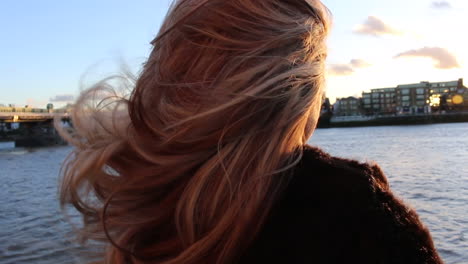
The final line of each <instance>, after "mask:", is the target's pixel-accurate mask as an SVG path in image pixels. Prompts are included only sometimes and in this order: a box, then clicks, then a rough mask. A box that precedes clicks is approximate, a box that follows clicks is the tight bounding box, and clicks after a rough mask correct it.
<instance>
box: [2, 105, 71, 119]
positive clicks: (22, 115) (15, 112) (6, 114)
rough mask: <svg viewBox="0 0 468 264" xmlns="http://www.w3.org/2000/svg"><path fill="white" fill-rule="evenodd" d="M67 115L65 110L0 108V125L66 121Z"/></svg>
mask: <svg viewBox="0 0 468 264" xmlns="http://www.w3.org/2000/svg"><path fill="white" fill-rule="evenodd" d="M68 115H69V114H68V111H67V109H57V110H52V109H41V108H27V107H21V108H17V107H0V122H2V123H23V122H45V121H48V120H53V119H54V118H57V117H58V118H62V119H68V118H69V116H68Z"/></svg>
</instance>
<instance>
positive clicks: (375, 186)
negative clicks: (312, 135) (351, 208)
mask: <svg viewBox="0 0 468 264" xmlns="http://www.w3.org/2000/svg"><path fill="white" fill-rule="evenodd" d="M311 186H320V189H321V190H322V191H323V192H326V193H327V195H330V194H333V193H339V194H340V195H339V196H341V195H344V194H346V195H353V197H350V198H358V197H359V196H362V195H366V194H370V193H375V191H377V190H381V191H389V184H388V181H387V178H386V177H385V175H384V173H383V171H382V169H381V168H380V167H379V165H377V164H376V163H373V162H359V161H357V160H352V159H346V158H340V157H335V156H332V155H330V154H328V153H326V152H325V151H323V150H322V149H320V148H317V147H313V146H310V145H306V146H304V149H303V154H302V158H301V160H300V162H299V164H298V165H297V166H296V167H295V169H294V172H293V177H292V180H291V183H290V186H289V189H291V188H300V189H302V188H303V189H305V190H307V189H309V188H310V187H311ZM309 190H310V189H309ZM294 192H296V191H294ZM296 193H297V192H296ZM307 193H310V194H311V192H310V191H305V193H303V194H304V195H307Z"/></svg>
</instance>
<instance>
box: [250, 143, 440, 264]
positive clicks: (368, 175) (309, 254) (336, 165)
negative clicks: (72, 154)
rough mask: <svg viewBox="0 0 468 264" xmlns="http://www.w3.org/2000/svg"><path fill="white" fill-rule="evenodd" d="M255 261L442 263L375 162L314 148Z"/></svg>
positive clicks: (424, 230)
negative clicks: (338, 155)
mask: <svg viewBox="0 0 468 264" xmlns="http://www.w3.org/2000/svg"><path fill="white" fill-rule="evenodd" d="M272 252H273V253H272ZM274 252H279V254H276V253H274ZM250 256H251V257H253V258H252V259H253V260H259V259H262V260H265V259H271V260H272V261H273V260H275V261H277V260H280V261H283V262H286V263H312V262H314V263H347V262H348V263H349V262H352V263H442V262H441V260H440V258H439V256H438V255H437V252H436V250H435V248H434V245H433V242H432V238H431V236H430V234H429V231H428V230H427V228H425V227H424V226H423V224H422V223H421V221H420V220H419V218H418V216H417V214H416V212H415V211H414V210H412V209H411V208H410V207H408V206H407V205H406V204H405V203H404V202H402V201H401V200H400V199H398V198H397V197H396V196H395V195H394V194H393V193H392V191H391V190H390V187H389V184H388V182H387V179H386V177H385V175H384V173H383V172H382V170H381V169H380V167H379V166H378V165H376V164H372V163H361V162H358V161H355V160H349V159H344V158H338V157H333V156H331V155H329V154H327V153H326V152H324V151H323V150H321V149H319V148H316V147H311V146H305V147H304V150H303V156H302V158H301V160H300V162H299V163H298V164H297V166H296V167H295V168H294V171H293V173H292V175H291V178H290V181H289V184H288V185H287V187H286V188H285V190H284V192H283V195H282V197H281V198H280V199H279V200H278V202H277V203H276V206H275V207H274V208H273V210H272V213H271V216H270V218H269V219H268V221H267V223H266V224H265V228H264V230H263V231H262V232H261V233H260V234H259V237H258V239H257V240H256V242H255V243H254V245H253V246H252V248H251V250H250ZM248 263H250V262H248Z"/></svg>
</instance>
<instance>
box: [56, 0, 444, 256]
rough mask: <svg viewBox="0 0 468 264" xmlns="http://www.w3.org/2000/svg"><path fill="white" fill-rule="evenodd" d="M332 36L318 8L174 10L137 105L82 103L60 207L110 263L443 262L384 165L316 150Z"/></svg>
mask: <svg viewBox="0 0 468 264" xmlns="http://www.w3.org/2000/svg"><path fill="white" fill-rule="evenodd" d="M328 30H329V21H328V15H327V10H326V8H325V7H324V6H323V5H322V4H321V3H320V2H319V1H318V0H308V1H306V0H262V1H260V0H229V1H227V0H203V1H202V0H179V1H176V2H175V4H173V6H172V7H171V9H170V11H169V13H168V15H167V17H166V19H165V22H164V24H163V26H162V28H161V31H160V33H159V34H158V36H157V37H156V39H155V40H154V41H153V42H152V44H153V45H154V49H153V51H152V53H151V55H150V57H149V59H148V61H147V62H146V64H145V65H144V68H143V71H142V72H141V75H140V76H139V77H138V78H137V80H136V82H135V84H134V89H133V90H132V92H131V94H130V96H129V97H118V96H116V95H112V93H113V89H112V88H111V87H112V86H111V84H114V85H115V83H116V82H115V80H114V81H112V80H110V81H109V80H105V81H102V82H100V83H98V84H97V85H96V86H95V87H93V88H91V89H89V90H88V91H87V92H85V93H83V94H82V96H81V97H80V99H79V100H78V102H77V104H76V107H75V111H74V115H73V122H74V128H75V130H74V131H73V132H71V133H63V134H64V136H65V137H66V138H67V139H68V140H69V141H70V142H71V143H72V144H73V145H75V146H76V148H75V150H74V152H73V153H72V155H71V156H70V157H69V159H68V160H67V162H66V163H65V166H64V170H63V180H62V189H61V202H62V205H63V206H65V205H66V204H69V203H71V204H73V205H74V206H75V207H76V208H77V209H78V210H79V211H80V212H81V213H82V215H83V219H84V228H83V232H82V233H81V234H82V236H83V238H84V239H93V240H98V241H102V242H103V243H104V245H105V246H106V247H105V248H104V249H103V254H102V257H103V261H104V262H105V263H167V264H168V263H272V262H273V263H276V262H282V263H346V262H347V263H441V260H440V258H439V257H438V255H437V252H436V250H435V249H434V246H433V243H432V240H431V237H430V235H429V232H428V231H427V229H425V228H424V227H423V226H422V224H421V222H420V221H419V219H418V217H417V215H416V214H415V212H414V211H412V210H410V209H408V208H407V207H406V206H405V205H404V204H403V203H402V202H401V201H399V200H398V199H396V198H395V197H394V196H393V194H392V193H391V192H390V190H389V187H388V184H387V181H386V179H385V177H384V176H383V174H382V172H381V171H380V169H379V168H378V167H377V166H376V165H369V164H360V163H358V162H355V161H350V160H343V159H338V158H333V157H330V156H329V155H327V154H325V153H323V152H322V151H320V150H318V149H315V148H312V147H310V146H307V145H306V142H307V139H308V138H309V137H310V136H311V134H312V133H313V131H314V128H315V126H316V124H317V119H318V115H319V108H320V105H321V100H322V94H323V81H324V80H323V79H324V77H323V75H324V62H325V57H326V47H325V38H326V36H327V34H328ZM103 98H104V99H103ZM96 99H99V100H101V101H99V103H98V104H97V105H94V106H93V105H92V104H90V102H91V103H94V102H95V101H96Z"/></svg>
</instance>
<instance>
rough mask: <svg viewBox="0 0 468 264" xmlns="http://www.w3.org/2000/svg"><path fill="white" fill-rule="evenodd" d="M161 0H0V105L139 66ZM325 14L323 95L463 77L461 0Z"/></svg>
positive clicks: (378, 2)
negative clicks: (329, 20) (329, 23)
mask: <svg viewBox="0 0 468 264" xmlns="http://www.w3.org/2000/svg"><path fill="white" fill-rule="evenodd" d="M170 2H171V1H170V0H136V1H131V2H129V1H123V0H100V1H95V0H80V1H58V0H42V1H36V0H2V1H0V34H1V41H0V104H5V105H8V104H15V105H16V106H24V105H29V106H32V107H41V108H44V107H45V105H46V104H47V103H49V102H51V103H54V105H56V106H61V105H64V104H66V103H69V102H73V100H74V99H76V96H77V95H78V94H79V92H80V90H81V89H83V88H86V87H87V86H89V85H91V84H92V83H93V82H95V81H98V80H99V79H101V78H104V77H106V76H108V75H111V74H113V73H116V72H118V67H119V65H120V64H121V63H122V62H125V63H126V64H128V65H129V66H130V68H131V69H132V70H133V71H134V72H138V70H139V67H140V66H141V64H142V63H143V62H144V61H145V60H146V58H147V56H148V55H149V52H150V49H151V45H150V44H149V42H150V41H151V40H152V39H153V38H154V36H155V35H156V34H157V32H158V30H159V27H160V25H161V23H162V21H163V19H164V16H165V14H166V11H167V9H168V7H169V5H170ZM323 3H324V4H325V5H327V6H328V8H329V9H330V11H331V13H332V15H333V29H332V32H331V35H330V37H329V39H328V47H329V56H328V61H327V96H328V97H330V98H331V99H332V101H334V99H335V98H337V97H346V96H360V95H361V93H362V91H368V90H370V89H372V88H382V87H392V86H393V87H394V86H396V85H398V84H406V83H417V82H420V81H450V80H457V79H459V78H466V81H465V83H468V45H467V44H468V36H467V33H466V32H467V31H466V28H467V27H468V19H467V15H468V1H466V0H446V1H445V0H442V1H439V0H438V1H433V0H411V1H408V0H392V1H387V0H385V1H384V0H354V1H338V0H323Z"/></svg>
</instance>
